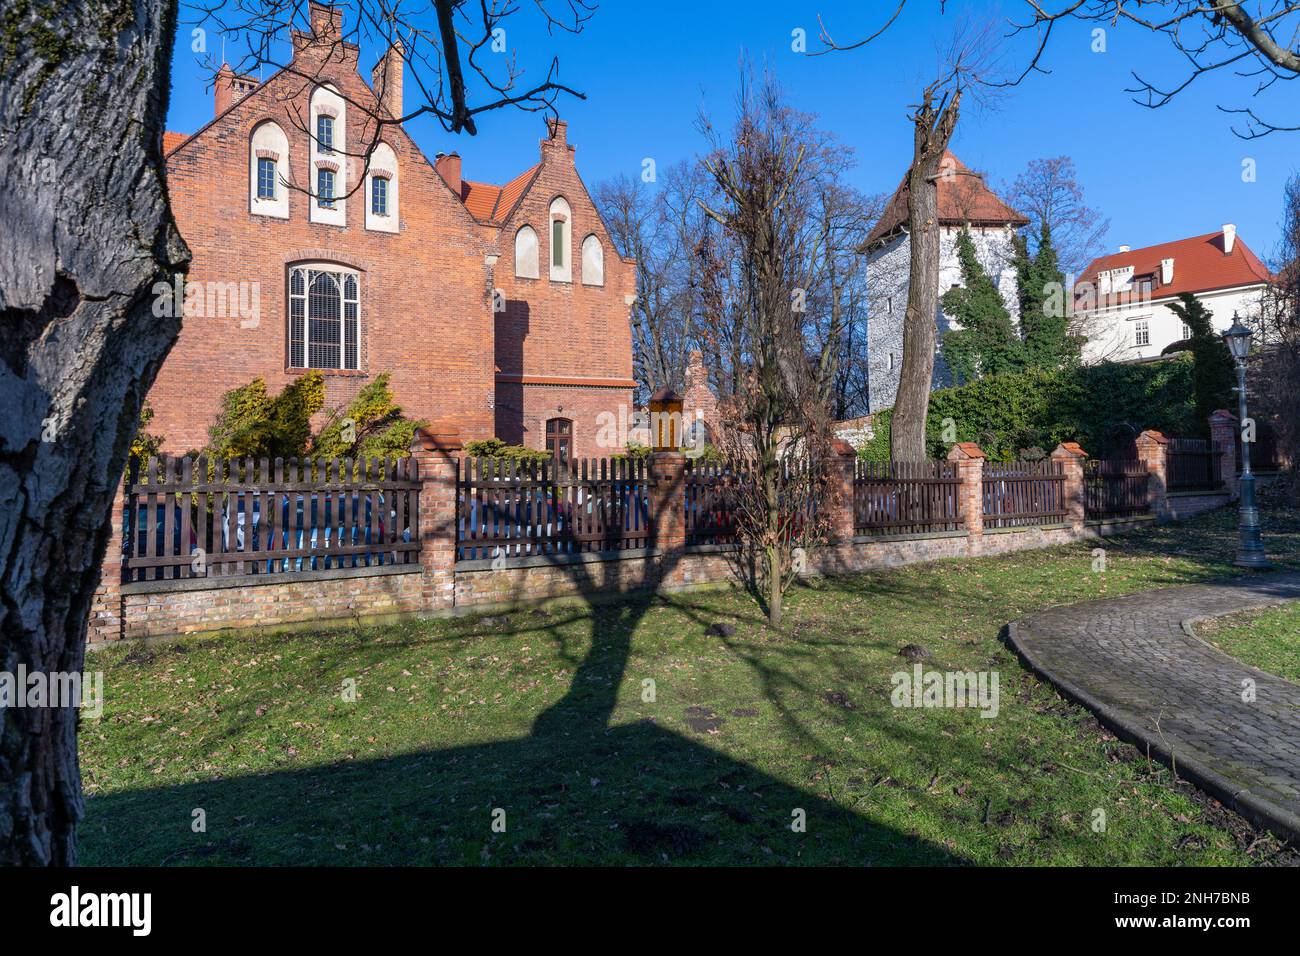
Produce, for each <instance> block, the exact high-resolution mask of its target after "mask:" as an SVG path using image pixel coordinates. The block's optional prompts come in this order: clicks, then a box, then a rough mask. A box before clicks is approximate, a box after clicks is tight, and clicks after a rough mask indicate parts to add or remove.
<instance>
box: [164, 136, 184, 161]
mask: <svg viewBox="0 0 1300 956" xmlns="http://www.w3.org/2000/svg"><path fill="white" fill-rule="evenodd" d="M189 138H190V137H189V135H188V134H187V133H172V132H170V131H169V132H165V133H163V155H164V156H166V155H167V154H168V153H170V152H171V151H172V150H173V149H175V148H176V147H177V146H179V145H180V144H181V143H183V142H185V141H186V140H187V139H189Z"/></svg>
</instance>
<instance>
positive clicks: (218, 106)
mask: <svg viewBox="0 0 1300 956" xmlns="http://www.w3.org/2000/svg"><path fill="white" fill-rule="evenodd" d="M255 89H257V80H256V79H254V78H253V77H251V76H241V75H240V74H238V73H236V72H235V71H234V70H232V69H231V68H230V64H229V63H223V64H221V69H220V70H218V71H217V78H216V82H215V83H213V112H212V115H213V116H220V115H221V114H222V113H224V112H225V111H226V110H228V109H230V107H232V106H234V105H235V104H236V103H238V102H239V101H240V100H242V99H243V98H244V97H245V96H247V95H248V94H249V93H251V92H253V90H255Z"/></svg>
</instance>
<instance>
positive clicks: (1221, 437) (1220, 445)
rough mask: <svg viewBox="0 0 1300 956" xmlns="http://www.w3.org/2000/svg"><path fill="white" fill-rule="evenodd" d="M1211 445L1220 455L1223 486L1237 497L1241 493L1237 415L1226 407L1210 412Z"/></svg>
mask: <svg viewBox="0 0 1300 956" xmlns="http://www.w3.org/2000/svg"><path fill="white" fill-rule="evenodd" d="M1210 447H1211V448H1213V449H1214V451H1215V454H1217V455H1218V456H1219V471H1220V474H1221V475H1222V477H1223V487H1224V488H1226V489H1227V491H1228V494H1230V495H1232V497H1234V498H1236V497H1237V496H1238V495H1239V494H1240V493H1241V483H1240V482H1239V481H1238V480H1237V416H1236V415H1234V414H1232V412H1230V411H1228V410H1227V409H1226V408H1220V409H1219V410H1218V411H1217V412H1211V413H1210Z"/></svg>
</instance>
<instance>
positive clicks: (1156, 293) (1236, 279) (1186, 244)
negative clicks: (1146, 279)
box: [1075, 230, 1272, 305]
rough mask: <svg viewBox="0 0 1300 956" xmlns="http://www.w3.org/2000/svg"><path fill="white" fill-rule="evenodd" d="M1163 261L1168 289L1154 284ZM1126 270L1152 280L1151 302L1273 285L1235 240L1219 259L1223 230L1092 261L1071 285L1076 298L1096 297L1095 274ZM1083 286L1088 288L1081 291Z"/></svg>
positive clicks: (1114, 297) (1132, 296)
mask: <svg viewBox="0 0 1300 956" xmlns="http://www.w3.org/2000/svg"><path fill="white" fill-rule="evenodd" d="M1162 259H1173V260H1174V281H1173V282H1171V283H1170V284H1169V285H1161V284H1160V282H1159V279H1160V261H1161V260H1162ZM1127 266H1132V267H1133V275H1134V277H1137V276H1145V275H1154V276H1155V277H1156V283H1155V285H1154V288H1153V289H1152V291H1151V297H1152V298H1155V299H1165V298H1170V297H1172V296H1176V295H1178V294H1179V293H1182V292H1192V293H1196V292H1211V291H1213V290H1215V289H1230V288H1233V287H1235V286H1243V285H1258V284H1259V283H1263V282H1269V281H1271V280H1272V275H1271V274H1270V273H1269V271H1268V268H1267V267H1266V266H1265V265H1264V264H1263V263H1262V262H1260V261H1259V259H1258V258H1257V257H1256V255H1255V253H1253V252H1251V251H1250V247H1249V246H1248V245H1246V243H1245V242H1243V241H1242V239H1241V236H1240V235H1238V236H1237V239H1236V242H1234V243H1233V246H1232V252H1231V253H1230V254H1228V255H1224V252H1223V230H1218V231H1216V232H1210V233H1206V234H1205V235H1203V236H1193V237H1192V238H1190V239H1177V240H1175V241H1173V242H1162V243H1160V244H1159V245H1155V246H1146V247H1145V248H1142V249H1130V250H1129V251H1128V252H1116V253H1113V254H1112V255H1108V256H1102V257H1101V258H1099V259H1094V260H1093V261H1092V262H1090V263H1089V264H1088V267H1087V268H1086V269H1084V270H1083V273H1082V274H1081V275H1080V276H1079V279H1078V281H1077V282H1076V284H1075V295H1076V296H1078V295H1084V294H1090V295H1094V296H1097V295H1100V287H1099V285H1098V280H1097V276H1098V274H1099V273H1102V272H1108V271H1110V270H1112V269H1122V268H1125V267H1127ZM1084 283H1088V284H1089V285H1087V286H1085V285H1084ZM1138 296H1139V293H1137V292H1125V293H1120V294H1111V295H1107V296H1105V301H1106V303H1107V304H1111V305H1117V304H1122V303H1125V302H1128V301H1130V300H1136V299H1137V297H1138Z"/></svg>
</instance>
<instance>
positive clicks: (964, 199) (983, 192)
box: [866, 150, 1029, 246]
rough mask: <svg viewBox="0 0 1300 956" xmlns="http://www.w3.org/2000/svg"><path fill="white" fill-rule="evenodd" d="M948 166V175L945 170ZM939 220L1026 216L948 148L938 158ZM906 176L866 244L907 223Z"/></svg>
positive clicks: (1019, 220) (999, 220)
mask: <svg viewBox="0 0 1300 956" xmlns="http://www.w3.org/2000/svg"><path fill="white" fill-rule="evenodd" d="M948 170H952V173H953V174H952V175H947V171H948ZM938 189H939V221H940V222H941V223H944V224H947V225H957V224H961V223H966V222H972V223H986V224H987V223H993V224H1004V223H1005V224H1009V225H1012V226H1024V225H1027V224H1028V223H1029V220H1028V219H1026V218H1025V217H1024V216H1022V215H1020V213H1018V212H1016V211H1015V210H1014V209H1012V208H1011V207H1010V206H1008V205H1007V204H1006V203H1004V202H1003V201H1002V200H1001V199H999V198H998V196H997V194H996V193H994V192H993V190H991V189H989V187H988V186H987V185H985V183H984V179H983V178H982V177H981V176H980V175H979V173H976V172H973V171H971V170H970V169H969V168H968V167H967V166H966V164H965V163H963V162H962V161H961V160H960V159H958V158H957V157H956V156H955V155H954V154H953V152H952V150H944V153H943V159H942V161H941V162H940V176H939V181H938ZM907 193H908V186H907V176H906V175H904V176H903V181H902V182H901V183H899V184H898V189H896V190H895V191H894V195H893V197H892V198H891V199H890V200H889V205H887V206H886V207H885V211H884V213H883V214H881V216H880V220H879V221H878V222H877V223H876V227H875V228H874V229H872V230H871V235H869V236H867V242H866V245H868V246H870V245H872V244H874V243H875V242H876V240H878V239H883V238H885V237H886V236H889V235H891V234H892V233H894V232H895V231H896V230H897V229H899V228H900V227H901V226H905V225H906V224H907Z"/></svg>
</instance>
